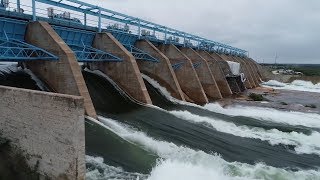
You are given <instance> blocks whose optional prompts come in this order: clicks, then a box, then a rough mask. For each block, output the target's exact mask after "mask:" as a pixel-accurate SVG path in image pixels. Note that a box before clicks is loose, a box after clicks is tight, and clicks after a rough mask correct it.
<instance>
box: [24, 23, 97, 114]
mask: <svg viewBox="0 0 320 180" xmlns="http://www.w3.org/2000/svg"><path fill="white" fill-rule="evenodd" d="M25 40H26V42H28V43H30V44H32V45H35V46H37V47H40V48H42V49H45V50H47V51H48V52H51V53H52V54H55V55H57V56H58V58H59V60H58V61H45V60H37V61H28V62H25V64H26V66H27V68H29V69H30V70H31V71H32V72H33V73H34V74H35V75H37V76H38V77H39V78H40V79H41V80H42V81H44V82H45V83H46V84H48V85H49V86H50V88H51V89H53V91H54V92H57V93H61V94H69V95H75V96H82V97H83V98H84V107H85V112H86V114H87V115H88V116H91V117H93V118H96V117H97V114H96V111H95V109H94V106H93V103H92V100H91V97H90V94H89V91H88V89H87V86H86V84H85V81H84V79H83V76H82V73H81V69H80V66H79V64H78V62H77V59H76V57H75V55H74V52H73V51H72V50H71V49H70V48H69V46H68V45H67V44H66V43H65V42H64V41H63V40H62V39H61V37H60V36H59V35H58V34H57V33H56V32H55V31H54V29H52V27H51V26H50V25H49V24H48V23H47V22H40V21H37V22H31V23H29V24H28V26H27V31H26V34H25Z"/></svg>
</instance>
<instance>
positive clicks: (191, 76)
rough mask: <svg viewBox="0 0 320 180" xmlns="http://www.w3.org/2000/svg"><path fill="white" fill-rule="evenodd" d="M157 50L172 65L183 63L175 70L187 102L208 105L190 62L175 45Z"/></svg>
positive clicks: (168, 45) (161, 46)
mask: <svg viewBox="0 0 320 180" xmlns="http://www.w3.org/2000/svg"><path fill="white" fill-rule="evenodd" d="M158 49H159V50H160V51H161V52H163V53H164V55H165V56H167V57H168V58H169V60H170V63H171V64H172V65H174V64H177V63H183V64H182V66H181V67H180V68H178V69H177V70H175V74H176V76H177V78H178V81H179V84H180V86H181V89H182V91H183V92H184V96H185V99H186V100H187V101H193V102H195V103H197V104H206V103H208V102H209V101H208V98H207V96H206V94H205V92H204V89H203V87H202V85H201V83H200V80H199V77H198V75H197V73H196V70H195V69H194V67H193V65H192V62H191V60H190V59H189V58H188V57H187V56H185V55H184V54H183V53H182V52H181V51H180V50H179V49H178V48H177V47H176V46H175V45H172V44H162V45H159V46H158Z"/></svg>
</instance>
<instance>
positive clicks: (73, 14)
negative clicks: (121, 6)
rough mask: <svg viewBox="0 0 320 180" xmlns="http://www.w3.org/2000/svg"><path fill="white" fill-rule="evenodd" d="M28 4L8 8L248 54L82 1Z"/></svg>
mask: <svg viewBox="0 0 320 180" xmlns="http://www.w3.org/2000/svg"><path fill="white" fill-rule="evenodd" d="M4 1H6V2H7V1H8V0H1V2H4ZM26 1H31V5H25V4H21V3H20V0H17V1H16V2H10V4H11V5H14V6H13V7H12V6H8V7H7V8H8V9H9V10H12V11H16V12H21V13H27V14H31V15H32V17H33V21H36V20H37V18H38V17H46V18H53V19H59V20H61V21H72V22H74V23H79V24H82V25H85V26H91V27H97V30H98V31H99V32H102V31H104V30H107V31H108V30H117V31H122V32H125V33H128V34H134V35H137V36H138V38H139V39H141V38H146V39H149V40H151V41H153V40H157V41H162V42H163V43H166V44H167V43H173V44H179V45H181V46H188V47H193V48H199V49H205V50H209V51H216V52H219V53H229V54H235V55H246V53H247V51H245V50H242V49H239V48H236V47H232V46H229V45H226V44H223V43H219V42H216V41H213V40H209V39H206V38H203V37H200V36H196V35H193V34H189V33H186V32H182V31H179V30H176V29H173V28H169V27H166V26H163V25H159V24H156V23H152V22H149V21H146V20H142V19H139V18H136V17H132V16H128V15H125V14H122V13H119V12H115V11H112V10H109V9H106V8H102V7H99V6H95V5H92V4H89V3H85V2H81V1H78V0H24V2H26ZM1 4H3V3H1Z"/></svg>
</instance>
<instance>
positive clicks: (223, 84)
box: [198, 51, 232, 97]
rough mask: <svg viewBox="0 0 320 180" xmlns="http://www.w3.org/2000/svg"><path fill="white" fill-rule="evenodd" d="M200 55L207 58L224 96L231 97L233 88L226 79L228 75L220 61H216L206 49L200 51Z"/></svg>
mask: <svg viewBox="0 0 320 180" xmlns="http://www.w3.org/2000/svg"><path fill="white" fill-rule="evenodd" d="M198 52H199V54H200V56H201V57H203V58H204V59H206V60H207V62H208V64H209V68H210V70H211V72H212V74H213V75H214V77H215V79H216V82H217V84H218V87H219V89H220V92H221V94H222V96H223V97H229V96H230V95H232V91H231V88H230V86H229V83H228V81H227V79H226V76H225V74H224V72H223V71H222V69H221V67H220V64H219V62H218V61H216V60H215V59H214V58H213V57H212V56H210V54H209V53H208V52H206V51H198Z"/></svg>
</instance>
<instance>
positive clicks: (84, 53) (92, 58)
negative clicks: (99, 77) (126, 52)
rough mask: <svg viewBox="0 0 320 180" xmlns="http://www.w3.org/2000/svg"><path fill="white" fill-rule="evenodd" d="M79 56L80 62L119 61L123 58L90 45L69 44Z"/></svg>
mask: <svg viewBox="0 0 320 180" xmlns="http://www.w3.org/2000/svg"><path fill="white" fill-rule="evenodd" d="M68 46H69V47H70V48H71V50H72V51H73V52H74V54H75V55H76V57H77V60H78V62H105V61H107V62H119V61H122V59H121V58H119V57H117V56H114V55H112V54H110V53H107V52H104V51H101V50H99V49H95V48H93V47H90V46H86V45H83V46H79V45H74V44H68Z"/></svg>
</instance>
